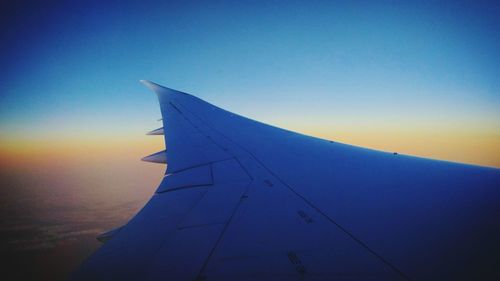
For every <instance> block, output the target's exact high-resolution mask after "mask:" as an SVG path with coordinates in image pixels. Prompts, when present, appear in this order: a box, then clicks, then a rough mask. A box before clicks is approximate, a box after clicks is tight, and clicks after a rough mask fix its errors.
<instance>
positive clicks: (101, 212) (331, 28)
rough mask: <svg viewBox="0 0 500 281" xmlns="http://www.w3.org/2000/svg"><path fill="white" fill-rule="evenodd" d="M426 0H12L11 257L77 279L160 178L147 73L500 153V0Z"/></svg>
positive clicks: (496, 161)
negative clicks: (104, 237)
mask: <svg viewBox="0 0 500 281" xmlns="http://www.w3.org/2000/svg"><path fill="white" fill-rule="evenodd" d="M8 2H14V3H8ZM30 2H33V3H30ZM374 2H377V3H376V4H375V3H374ZM408 2H409V1H408ZM413 2H415V3H413V4H408V3H403V1H324V2H322V1H281V2H277V1H276V2H275V1H261V2H259V1H227V2H224V1H213V2H212V1H210V2H209V1H203V2H201V1H200V2H188V1H180V2H179V3H174V2H172V1H157V2H150V1H136V2H131V1H1V3H0V42H1V44H0V241H1V243H0V258H1V259H2V260H5V261H7V264H6V265H5V266H4V267H2V268H0V275H1V276H2V278H3V279H5V280H40V279H48V280H64V278H65V277H66V276H67V274H68V273H69V272H70V271H71V270H72V269H73V268H74V267H76V266H78V264H79V263H80V262H81V261H82V260H83V259H84V258H85V257H86V256H87V255H89V254H90V253H91V252H93V251H94V250H95V249H96V248H97V247H98V246H99V244H98V243H97V241H96V240H95V236H96V235H97V234H98V233H102V232H103V231H105V230H109V229H111V228H114V227H117V226H120V225H122V224H123V223H125V222H127V221H128V220H129V218H130V217H131V216H132V215H133V214H135V213H136V212H137V210H138V209H139V208H140V207H141V206H142V205H143V204H144V202H145V201H146V200H147V199H148V198H149V197H150V196H151V194H152V193H153V191H154V190H155V189H156V186H157V184H158V183H159V182H160V179H161V177H162V175H163V172H164V166H163V165H154V164H151V163H143V162H140V161H139V159H140V158H141V157H142V156H145V155H148V154H150V153H152V152H155V151H158V150H161V149H163V147H164V144H163V141H162V138H161V137H151V136H145V135H144V133H145V132H147V131H149V130H152V129H155V128H158V127H159V126H161V125H160V122H158V121H157V119H158V118H160V110H159V106H158V102H157V100H156V96H155V95H154V94H153V93H151V92H150V91H149V90H148V89H146V88H145V87H144V86H143V85H141V84H140V83H139V82H138V80H139V79H148V80H152V81H154V82H157V83H160V84H163V85H165V86H168V87H171V88H174V89H178V90H181V91H185V92H188V93H192V94H194V95H196V96H199V97H200V98H203V99H205V100H207V101H209V102H212V103H214V104H216V105H218V106H221V107H223V108H225V109H228V110H231V111H234V112H236V113H239V114H241V115H244V116H248V117H250V118H254V119H257V120H259V121H263V122H267V123H271V124H273V125H277V126H280V127H284V128H287V129H290V130H295V131H298V132H302V133H306V134H309V135H314V136H319V137H323V138H327V139H331V140H336V141H340V142H345V143H350V144H355V145H361V146H365V147H371V148H376V149H381V150H386V151H398V152H399V153H406V154H413V155H418V156H425V157H431V158H438V159H446V160H452V161H459V162H467V163H473V164H479V165H487V166H495V167H500V67H499V65H500V51H499V50H500V17H499V16H498V15H500V4H498V1H494V2H491V3H489V2H485V1H469V2H462V1H413ZM495 2H497V3H495ZM9 277H10V278H9Z"/></svg>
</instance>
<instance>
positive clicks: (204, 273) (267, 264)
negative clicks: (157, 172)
mask: <svg viewBox="0 0 500 281" xmlns="http://www.w3.org/2000/svg"><path fill="white" fill-rule="evenodd" d="M143 83H144V84H146V85H147V86H148V87H149V88H151V89H152V90H153V91H155V92H156V94H157V95H158V98H159V102H160V106H161V113H162V117H163V128H159V129H157V130H154V131H152V132H151V133H150V134H154V135H164V137H165V143H166V150H165V151H161V152H158V153H155V154H152V155H150V156H147V157H145V158H143V160H145V161H152V162H158V163H168V165H167V170H166V175H165V177H164V178H163V180H162V182H161V183H160V185H159V187H158V189H157V191H156V192H155V194H154V195H153V196H152V198H151V199H150V201H149V202H148V203H147V204H146V205H145V206H144V208H143V209H142V210H141V211H140V212H139V213H138V214H137V215H136V216H135V217H134V218H132V219H131V220H130V221H129V222H128V223H127V224H126V225H124V226H122V227H121V228H118V229H115V230H112V231H110V232H108V233H105V234H103V235H101V236H100V237H99V239H100V240H101V241H106V242H105V244H103V246H102V247H101V248H100V249H99V250H98V251H97V252H96V253H94V254H93V255H92V256H91V257H90V258H89V259H87V260H86V261H85V262H84V263H83V264H82V266H81V267H80V269H79V270H78V271H76V272H75V273H74V274H73V276H72V277H73V279H75V280H228V281H229V280H500V238H499V237H500V170H498V169H494V168H486V167H478V166H472V165H465V164H458V163H451V162H445V161H437V160H429V159H423V158H417V157H411V156H405V155H401V154H395V153H386V152H380V151H375V150H370V149H365V148H360V147H355V146H350V145H346V144H342V143H338V142H332V141H328V140H322V139H318V138H314V137H310V136H305V135H302V134H298V133H294V132H291V131H287V130H283V129H280V128H276V127H273V126H269V125H266V124H263V123H260V122H257V121H254V120H250V119H247V118H244V117H241V116H239V115H236V114H233V113H231V112H228V111H225V110H223V109H220V108H218V107H216V106H213V105H211V104H209V103H207V102H204V101H202V100H201V99H198V98H196V97H194V96H191V95H188V94H185V93H182V92H179V91H175V90H172V89H168V88H165V87H162V86H159V85H157V84H154V83H152V82H149V81H143Z"/></svg>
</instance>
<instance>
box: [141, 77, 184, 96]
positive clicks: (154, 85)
mask: <svg viewBox="0 0 500 281" xmlns="http://www.w3.org/2000/svg"><path fill="white" fill-rule="evenodd" d="M139 82H141V83H142V84H143V85H144V86H146V87H148V88H149V89H151V90H152V91H153V92H155V93H157V94H160V93H176V94H184V95H187V94H186V93H184V92H180V91H177V90H174V89H171V88H168V87H165V86H162V85H160V84H157V83H155V82H151V81H149V80H144V79H141V80H139Z"/></svg>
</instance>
